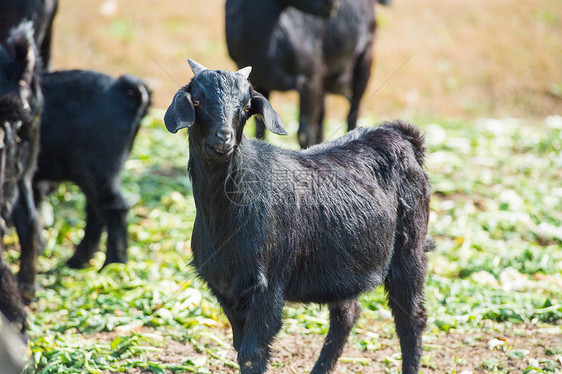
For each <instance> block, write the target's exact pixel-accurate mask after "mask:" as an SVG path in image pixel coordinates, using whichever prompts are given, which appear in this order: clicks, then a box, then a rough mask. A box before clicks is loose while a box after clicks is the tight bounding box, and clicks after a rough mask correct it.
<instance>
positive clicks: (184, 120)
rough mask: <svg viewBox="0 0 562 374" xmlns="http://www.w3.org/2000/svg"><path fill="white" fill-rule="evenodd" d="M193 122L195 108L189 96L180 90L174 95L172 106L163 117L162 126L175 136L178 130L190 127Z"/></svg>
mask: <svg viewBox="0 0 562 374" xmlns="http://www.w3.org/2000/svg"><path fill="white" fill-rule="evenodd" d="M193 122H195V108H194V107H193V102H192V101H191V94H190V93H189V92H186V91H185V90H183V89H181V90H179V91H178V92H177V93H176V94H175V95H174V100H173V101H172V104H170V106H169V107H168V110H166V114H165V115H164V124H165V125H166V128H167V129H168V131H169V132H171V133H172V134H175V133H176V132H178V130H180V129H183V128H186V127H188V128H189V127H191V125H193Z"/></svg>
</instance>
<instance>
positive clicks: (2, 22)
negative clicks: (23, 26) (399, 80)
mask: <svg viewBox="0 0 562 374" xmlns="http://www.w3.org/2000/svg"><path fill="white" fill-rule="evenodd" d="M57 8H58V0H0V41H2V40H5V39H6V38H7V37H8V36H9V34H10V30H11V29H12V28H13V27H16V26H17V25H18V24H19V23H20V22H22V21H24V20H29V21H32V22H33V27H34V29H35V42H36V44H37V47H38V48H39V52H40V54H41V60H42V62H43V66H45V67H48V66H49V63H50V61H51V39H52V35H53V20H54V19H55V14H56V13H57Z"/></svg>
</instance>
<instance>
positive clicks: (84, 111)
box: [33, 70, 151, 267]
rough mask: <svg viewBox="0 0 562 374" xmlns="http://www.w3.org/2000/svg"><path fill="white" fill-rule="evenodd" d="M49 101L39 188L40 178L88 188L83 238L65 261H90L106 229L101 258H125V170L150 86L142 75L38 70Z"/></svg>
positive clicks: (43, 123) (107, 261)
mask: <svg viewBox="0 0 562 374" xmlns="http://www.w3.org/2000/svg"><path fill="white" fill-rule="evenodd" d="M41 78H42V79H41V88H42V91H43V95H44V97H45V108H44V111H43V115H42V116H41V137H40V151H39V157H38V162H37V171H36V172H35V176H34V181H33V185H34V190H35V197H36V200H38V201H37V202H36V204H37V205H39V200H40V199H41V190H42V189H41V188H40V187H39V184H40V183H41V182H44V181H48V182H63V181H70V182H73V183H75V184H76V185H78V187H80V189H81V190H82V192H84V194H85V195H86V228H85V233H84V238H83V239H82V241H81V242H80V244H78V246H77V247H76V251H75V253H74V255H73V256H72V257H71V258H70V259H69V260H68V261H67V264H68V265H69V266H71V267H83V266H86V265H87V264H88V262H89V260H90V259H91V258H92V257H93V255H94V253H95V252H96V251H97V250H98V245H99V241H100V238H101V235H102V232H103V230H104V229H107V252H106V258H105V263H104V266H105V265H107V264H110V263H113V262H122V263H124V262H126V261H127V212H128V210H129V205H128V204H127V202H126V200H125V198H124V197H123V195H122V194H121V187H120V173H121V171H122V169H123V165H124V164H125V161H126V160H127V158H128V156H129V153H130V152H131V149H132V147H133V142H134V140H135V137H136V135H137V132H138V130H139V127H140V124H141V120H142V118H143V117H144V116H145V115H146V113H147V112H148V109H149V106H150V95H151V94H150V91H149V89H148V87H147V85H146V84H145V83H144V82H143V81H141V80H140V79H138V78H135V77H132V76H128V75H124V76H122V77H120V78H118V79H114V78H112V77H109V76H107V75H105V74H101V73H97V72H93V71H83V70H69V71H58V72H54V73H46V74H43V75H42V77H41Z"/></svg>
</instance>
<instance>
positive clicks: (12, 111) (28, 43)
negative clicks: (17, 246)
mask: <svg viewBox="0 0 562 374" xmlns="http://www.w3.org/2000/svg"><path fill="white" fill-rule="evenodd" d="M39 70H40V63H39V54H38V52H37V50H36V47H35V43H34V41H33V26H32V24H31V22H26V23H22V24H21V25H20V26H18V27H17V28H15V29H14V30H12V32H11V34H10V37H9V38H8V39H7V40H6V41H5V42H4V43H3V44H0V311H1V312H3V313H4V315H5V316H6V317H7V318H8V319H9V320H10V321H12V322H16V323H18V324H20V325H21V327H22V330H25V326H26V322H25V316H26V313H25V310H24V308H23V304H22V298H21V296H22V295H23V296H24V297H26V299H28V296H29V295H30V292H31V290H32V289H33V285H34V283H35V270H34V269H35V260H36V257H37V243H38V237H39V236H38V235H39V233H38V221H37V215H36V210H35V205H34V201H33V191H32V186H31V184H32V178H33V172H34V171H35V163H36V159H37V151H38V138H39V117H40V115H41V110H42V108H43V97H42V95H41V91H40V88H39V81H38V78H39ZM16 201H20V202H21V203H19V204H18V203H16ZM18 210H22V211H23V212H22V214H21V217H24V216H25V217H26V219H25V220H17V219H16V220H15V222H14V223H15V225H16V229H17V231H18V233H22V232H24V231H25V232H26V236H25V237H23V238H22V240H21V265H20V271H19V273H18V283H19V286H20V290H21V294H20V290H18V288H17V287H16V284H15V281H14V279H13V275H12V273H11V272H10V270H9V268H8V266H7V265H6V263H4V259H3V254H2V248H3V236H4V233H5V229H6V223H7V222H9V221H11V220H12V218H13V217H12V216H13V215H15V214H16V213H17V211H18Z"/></svg>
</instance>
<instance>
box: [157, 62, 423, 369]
mask: <svg viewBox="0 0 562 374" xmlns="http://www.w3.org/2000/svg"><path fill="white" fill-rule="evenodd" d="M190 64H191V65H192V68H193V70H194V73H195V74H196V75H195V77H194V78H193V80H192V81H191V83H190V84H188V85H187V86H185V87H183V88H182V89H181V90H180V91H178V93H177V94H176V96H175V97H174V101H173V103H172V105H171V106H170V107H169V108H168V111H167V113H166V116H165V124H166V127H167V128H168V130H169V131H171V132H176V131H177V130H178V129H180V128H184V127H188V128H189V164H188V170H189V175H190V177H191V179H192V183H193V196H194V199H195V204H196V208H197V213H196V218H195V223H194V228H193V236H192V241H191V245H192V250H193V265H194V266H195V268H196V270H197V273H198V274H199V275H200V276H201V278H203V279H204V280H205V281H206V282H207V283H208V285H209V287H210V289H211V290H212V291H213V293H214V294H215V295H216V297H217V299H218V300H219V302H220V304H221V306H222V307H223V309H224V312H225V314H226V315H227V317H228V319H229V321H230V323H231V325H232V329H233V340H234V347H235V349H236V350H237V351H238V362H239V364H240V367H241V372H242V373H263V372H265V371H266V368H267V360H268V357H269V352H270V346H271V343H272V341H273V339H274V337H275V335H276V334H277V333H278V331H279V329H280V327H281V317H282V308H283V304H284V302H285V301H286V300H287V301H296V302H304V303H308V302H315V303H322V304H328V306H329V308H330V331H329V333H328V336H327V338H326V342H325V344H324V347H323V349H322V351H321V354H320V358H319V359H318V361H317V363H316V365H315V366H314V368H313V370H312V373H314V374H318V373H329V372H330V371H331V370H332V369H333V368H334V366H335V364H336V362H337V359H338V357H339V356H340V355H341V353H342V350H343V347H344V345H345V342H346V340H347V337H348V335H349V332H350V330H351V328H352V326H353V325H354V323H355V321H356V319H357V318H358V317H359V314H360V307H359V304H358V302H357V297H358V296H359V295H360V294H361V293H363V292H366V291H368V290H370V289H372V288H374V287H376V286H377V285H380V284H384V285H385V288H386V290H387V292H388V300H389V305H390V307H391V309H392V312H393V314H394V317H395V322H396V330H397V333H398V336H399V338H400V343H401V347H402V357H403V373H407V374H413V373H417V372H418V369H419V361H420V357H421V352H422V340H421V336H422V331H423V329H424V327H425V323H426V318H427V317H426V312H425V308H424V306H423V289H424V281H425V273H426V255H425V250H426V249H428V248H427V244H426V243H425V237H426V234H427V224H428V217H429V200H430V186H429V181H428V177H427V175H426V173H425V171H424V169H423V159H424V147H423V139H422V137H421V136H420V133H419V131H418V130H417V129H415V128H414V127H413V126H411V125H409V124H406V123H403V122H392V123H385V124H383V125H382V126H380V127H378V128H360V129H356V130H355V131H352V132H350V133H348V134H347V135H345V136H343V137H341V138H339V139H338V140H335V141H332V142H329V143H326V144H321V145H317V146H314V147H311V148H309V149H307V150H305V151H301V152H295V151H289V150H285V149H281V148H278V147H275V146H272V145H269V144H266V143H264V142H261V141H252V140H248V139H246V138H245V137H244V135H243V133H242V131H243V127H244V124H245V122H246V120H247V119H248V118H249V117H250V116H252V115H258V116H260V117H261V118H262V119H263V120H264V123H265V124H266V125H267V126H268V128H269V129H270V130H271V131H273V132H275V133H278V134H283V133H285V131H284V128H283V124H282V122H281V119H280V118H279V116H278V115H277V113H276V112H275V111H274V110H273V108H272V107H271V105H270V104H269V102H268V101H267V100H266V99H265V98H264V97H263V96H262V95H260V94H259V93H257V92H255V91H254V90H253V89H252V88H251V86H250V84H249V82H248V81H247V79H246V78H247V73H248V71H244V72H242V71H240V72H238V73H231V72H224V71H210V70H206V69H205V68H203V67H202V66H200V65H198V64H196V63H194V62H190Z"/></svg>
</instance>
